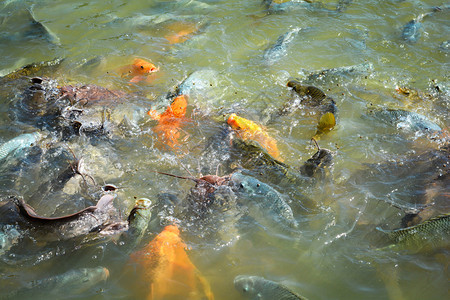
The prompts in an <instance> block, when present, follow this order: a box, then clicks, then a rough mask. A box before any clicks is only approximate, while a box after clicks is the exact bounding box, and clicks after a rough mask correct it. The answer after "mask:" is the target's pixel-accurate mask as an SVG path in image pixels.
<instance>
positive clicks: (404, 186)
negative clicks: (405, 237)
mask: <svg viewBox="0 0 450 300" xmlns="http://www.w3.org/2000/svg"><path fill="white" fill-rule="evenodd" d="M337 2H338V1H323V2H322V3H323V6H317V5H315V6H309V5H302V6H301V7H300V8H297V9H294V10H287V11H285V12H283V13H275V14H269V15H267V14H266V10H265V7H264V6H263V5H262V4H261V3H260V1H258V0H254V1H236V0H229V1H222V0H210V1H207V0H203V1H200V0H199V1H188V0H182V1H146V3H143V1H116V0H110V1H85V2H83V1H71V0H65V1H6V2H4V3H0V9H2V10H1V11H0V26H2V31H3V32H2V34H1V43H0V54H1V56H0V57H1V59H0V70H2V74H6V73H8V71H11V70H14V69H16V68H18V67H20V66H23V65H25V64H28V63H33V62H39V61H48V60H52V59H54V58H64V61H63V62H62V64H61V65H60V66H58V68H57V69H56V71H54V72H53V71H52V72H51V77H52V78H53V79H55V80H57V81H58V83H59V84H60V85H61V86H62V85H67V84H77V83H82V84H88V83H91V84H97V85H101V86H104V87H107V88H109V89H114V90H124V91H126V92H134V93H137V95H138V97H136V98H133V99H134V100H133V103H129V102H128V103H125V104H121V106H119V108H118V109H120V111H121V112H122V113H119V114H118V115H119V117H118V118H119V119H120V118H121V117H122V115H123V114H128V115H133V114H134V118H135V121H136V124H137V129H136V130H134V131H130V132H125V133H118V132H115V134H113V136H112V137H111V139H100V140H95V141H92V140H89V139H87V138H84V137H79V138H74V139H71V140H69V141H68V142H66V143H64V144H63V145H59V147H60V148H58V149H59V150H51V151H47V152H46V151H43V150H39V149H38V148H30V149H28V150H27V151H26V152H25V153H24V154H23V155H19V156H14V157H9V158H8V161H7V162H5V161H3V162H1V166H0V167H1V168H2V174H1V178H0V184H1V186H0V188H1V189H2V193H3V194H4V195H7V194H9V193H12V192H14V193H18V194H20V195H23V196H24V197H25V199H26V200H27V202H28V203H30V204H31V205H32V206H33V207H34V208H35V209H36V211H38V212H40V213H42V214H49V215H50V214H52V213H59V214H61V213H65V212H66V213H67V212H69V211H71V212H73V211H76V210H77V209H81V208H83V207H85V206H88V205H93V203H95V200H94V199H91V198H90V197H92V194H89V193H87V194H86V192H83V190H82V188H81V187H80V182H81V183H82V180H81V179H80V177H75V178H72V179H71V180H70V181H69V182H68V183H67V184H66V186H65V187H64V189H63V190H62V191H58V192H55V193H54V194H51V193H50V194H49V195H47V198H45V201H37V200H33V199H34V198H33V197H32V196H33V195H36V191H37V190H38V188H39V187H40V186H41V184H42V183H43V182H45V181H50V180H51V179H52V178H54V176H57V173H58V172H56V171H55V170H59V169H62V168H63V167H64V166H67V165H65V162H67V160H68V159H70V155H68V154H67V147H70V148H71V149H72V150H73V152H74V153H75V154H76V156H77V157H78V158H83V160H84V162H85V168H86V173H88V174H90V175H91V176H92V177H93V178H94V179H95V180H96V181H97V182H98V183H99V184H103V183H112V184H115V185H117V186H118V187H122V188H121V189H119V190H118V191H117V194H118V197H117V199H116V203H115V204H116V206H117V207H118V209H119V210H120V211H121V212H122V214H123V215H124V218H125V216H126V215H127V213H128V212H129V210H130V209H131V208H132V206H133V203H134V197H138V198H139V197H146V198H149V199H152V201H155V202H156V201H157V199H158V197H160V196H158V195H160V194H162V193H171V194H174V195H175V196H177V197H178V198H179V199H181V201H182V202H183V201H184V199H185V197H186V195H187V193H188V192H189V189H190V188H191V187H192V186H193V183H192V182H191V181H183V180H179V179H175V178H170V177H165V176H163V175H157V174H156V173H154V172H153V171H164V172H171V173H175V174H178V175H187V174H186V171H185V170H184V168H182V167H181V166H180V165H181V164H183V165H184V166H185V167H186V168H187V169H188V170H190V171H191V172H192V173H193V174H195V175H197V174H199V173H200V172H203V174H206V173H211V174H215V173H216V170H217V168H218V165H219V164H220V163H221V162H222V161H223V160H224V159H225V158H226V157H227V156H228V153H227V152H226V151H224V152H220V151H219V150H218V149H215V150H213V152H212V153H211V152H209V153H205V152H202V151H203V149H204V148H205V147H206V145H207V141H208V139H209V138H210V137H214V136H219V135H220V134H221V130H222V127H223V123H220V122H218V121H217V119H220V116H222V115H224V114H229V113H232V112H236V113H237V114H240V115H242V116H244V117H247V118H249V119H252V120H254V121H257V122H264V120H265V117H267V114H268V113H270V112H273V111H275V110H276V109H278V108H279V107H281V106H282V105H283V104H284V103H285V101H287V100H288V99H290V98H292V97H293V96H292V94H291V92H290V91H289V89H287V88H286V83H287V81H288V80H289V79H290V78H299V79H300V80H302V79H305V78H306V76H307V75H308V74H309V73H310V72H313V71H320V70H324V69H330V68H336V67H343V66H351V65H358V64H362V63H370V64H371V65H372V66H373V68H372V70H370V71H368V72H367V73H362V74H348V75H346V74H343V75H342V74H341V75H340V76H335V77H325V78H323V79H322V80H320V79H319V80H315V81H313V82H311V83H310V84H314V85H315V86H317V87H319V88H321V89H322V90H324V91H325V92H326V93H327V95H329V96H331V97H333V99H334V100H335V101H336V104H337V107H338V109H339V115H338V124H337V126H336V128H335V129H334V130H333V131H332V132H330V133H328V134H326V135H324V136H322V137H321V139H320V141H319V144H320V146H321V147H324V148H328V149H330V150H332V151H334V152H335V156H334V167H333V169H332V172H331V174H330V176H329V178H327V179H325V180H324V181H318V182H314V181H312V182H308V181H305V182H304V183H303V184H300V185H295V186H293V185H289V184H286V182H284V181H283V182H282V181H277V180H273V181H268V183H269V184H270V185H271V186H272V187H274V188H275V189H277V190H278V191H280V192H281V193H283V194H284V197H286V198H289V199H290V205H291V207H292V208H293V212H294V216H295V218H296V220H297V222H298V223H299V230H298V232H295V233H294V234H293V233H292V232H289V233H285V232H279V231H277V229H273V228H268V227H267V226H266V224H268V223H269V224H270V222H268V223H265V222H258V221H257V218H251V217H249V216H248V215H246V211H245V207H242V211H239V210H236V207H235V206H233V207H234V208H233V207H231V208H230V209H228V210H226V211H224V212H223V211H220V210H219V209H217V210H215V212H214V213H212V214H211V215H209V216H207V217H204V219H203V220H199V219H198V216H196V215H195V214H194V215H188V213H186V214H187V215H184V213H183V215H182V217H183V216H184V217H185V219H189V218H191V220H192V222H187V221H186V220H185V221H184V223H183V224H185V225H186V226H185V228H182V229H181V230H182V237H183V238H184V240H185V242H186V243H187V244H188V245H189V247H190V249H191V250H189V256H190V258H191V260H192V261H193V262H194V264H195V265H196V266H197V268H198V269H199V270H200V271H201V272H202V274H203V275H204V277H205V278H206V279H207V280H208V281H209V283H210V285H211V288H212V291H213V293H214V295H215V298H216V299H240V298H239V297H240V296H239V294H238V293H237V292H236V291H234V288H233V279H234V277H235V276H236V275H239V274H249V275H258V276H264V277H265V278H267V279H270V280H274V281H281V282H283V283H284V284H285V285H287V286H289V287H290V288H291V289H292V290H294V291H296V292H298V293H300V294H302V295H303V296H305V297H308V298H310V299H424V298H426V299H444V298H445V297H446V295H448V294H447V293H448V291H447V287H448V271H447V265H448V249H440V250H439V251H436V253H419V254H410V253H408V252H389V251H381V252H380V251H377V250H376V248H377V246H378V244H379V241H380V240H381V239H382V238H381V237H380V235H379V233H377V232H376V230H375V227H376V226H380V227H382V228H385V229H392V228H398V227H399V226H400V221H401V218H402V217H403V215H404V213H403V212H401V211H400V210H398V209H397V208H394V207H393V206H391V205H390V204H389V203H396V204H397V205H398V206H407V207H408V206H411V205H414V204H415V203H423V202H424V198H426V197H432V196H433V195H432V196H430V195H429V194H430V190H432V191H435V192H436V194H434V196H435V197H436V198H437V199H441V200H442V199H443V200H442V201H444V204H443V205H442V204H440V205H441V206H439V207H440V208H441V211H435V212H434V213H435V214H436V213H439V212H441V213H442V212H446V211H445V209H447V212H448V204H447V203H448V196H445V194H446V193H447V195H448V184H447V185H446V184H445V183H446V181H445V179H444V180H443V182H439V181H437V182H438V183H437V188H436V187H435V186H436V184H435V185H432V183H430V182H432V180H433V179H435V178H437V177H436V176H438V174H439V173H445V172H447V174H448V168H447V169H446V168H445V167H442V164H441V165H436V166H435V165H432V166H431V167H427V166H429V164H428V163H427V161H428V160H427V159H422V160H419V163H417V164H416V165H414V164H413V163H411V164H412V166H411V165H408V163H407V162H408V161H411V160H414V159H413V158H414V157H418V156H419V155H421V154H423V153H430V151H435V150H436V149H437V148H438V147H439V146H442V144H440V143H439V141H435V140H432V139H430V138H429V136H428V134H427V133H420V132H414V131H408V129H407V128H406V129H405V128H397V127H396V126H395V125H391V124H387V123H384V122H380V121H379V120H377V119H376V118H373V117H371V116H370V115H369V114H368V113H367V107H378V106H382V107H390V108H397V109H406V110H411V111H414V112H417V113H420V114H422V115H424V116H425V117H427V118H428V119H429V120H430V121H432V122H434V123H436V124H437V125H439V126H440V127H441V128H448V126H449V119H448V115H449V98H448V90H447V86H448V75H449V74H448V70H449V68H448V65H449V60H448V51H447V50H444V49H441V48H439V46H440V45H441V44H442V43H443V42H445V41H446V40H447V38H448V32H449V24H448V11H442V12H440V13H436V14H435V15H433V16H432V17H429V18H427V19H425V20H424V21H423V24H422V28H421V30H423V31H422V34H421V36H420V38H419V40H418V41H417V42H416V43H414V44H410V43H407V42H405V41H404V40H402V36H401V34H402V31H403V27H404V25H405V24H406V23H408V22H409V21H410V20H412V19H413V18H415V17H417V16H418V15H419V14H422V13H426V12H428V11H430V10H431V8H432V7H433V6H438V5H441V4H442V3H441V2H439V1H431V0H430V1H418V0H417V1H399V0H398V1H387V0H383V1H381V2H380V1H375V0H368V1H353V2H352V3H351V4H350V5H349V6H348V7H347V9H345V10H343V12H342V13H337V12H335V11H334V9H335V8H336V4H337ZM32 4H34V6H33V13H34V16H35V18H36V19H37V21H40V22H42V23H43V24H44V25H46V26H47V28H48V29H50V30H51V31H52V32H53V33H54V34H55V35H56V36H57V37H58V38H59V44H52V43H50V41H49V40H46V39H44V38H42V37H41V38H39V37H32V38H30V37H29V36H28V37H27V34H26V32H27V28H26V26H25V25H26V24H25V25H24V21H23V20H24V17H23V16H24V9H26V8H27V7H30V6H31V5H32ZM165 19H167V20H166V21H165ZM180 21H181V22H186V24H191V23H194V24H199V27H200V29H199V31H198V33H196V34H193V35H192V36H191V37H190V39H188V40H187V41H186V42H184V43H179V44H170V43H169V41H168V40H167V39H166V38H165V36H167V35H168V34H170V33H171V30H172V29H173V28H183V26H185V25H183V24H184V23H181V25H180V23H177V22H180ZM186 26H187V25H186ZM297 27H300V28H302V29H304V30H301V31H300V32H299V33H298V35H297V36H296V37H295V38H294V39H293V40H292V42H291V43H290V44H289V45H288V46H287V53H286V55H285V56H283V57H281V58H279V60H277V62H276V63H274V64H272V65H270V66H268V65H267V64H265V63H264V61H263V55H264V51H265V49H266V48H267V47H269V46H270V45H272V44H273V43H274V42H275V41H276V40H277V38H278V37H279V36H280V35H282V34H284V33H286V32H287V31H289V30H291V29H293V28H297ZM135 57H139V58H143V59H146V60H149V61H152V62H153V63H154V64H155V65H156V66H158V67H159V68H160V71H159V72H158V73H155V78H154V80H153V81H152V82H151V83H145V82H140V83H136V84H133V83H131V84H130V83H129V82H128V80H129V79H127V78H122V77H120V76H119V75H118V74H117V70H118V69H119V68H120V67H122V66H124V65H127V64H130V63H131V62H132V60H133V59H134V58H135ZM92 59H93V60H92ZM86 62H90V63H88V64H86V65H84V64H85V63H86ZM198 70H212V71H208V72H205V73H206V74H216V75H215V77H213V78H208V79H209V80H210V81H211V85H212V86H210V87H209V88H208V87H206V88H204V89H203V90H202V89H199V90H197V91H196V92H195V93H194V94H193V96H192V97H191V98H190V100H189V101H190V102H189V107H188V116H190V117H191V118H192V119H193V120H194V121H192V122H187V124H186V125H185V126H184V127H183V130H184V132H183V138H184V141H183V143H182V151H181V153H173V152H172V151H167V150H164V149H160V148H158V147H156V146H157V141H156V140H157V136H156V135H155V133H154V132H153V131H152V126H154V124H153V123H151V122H148V119H147V116H146V115H145V112H146V110H147V109H150V108H151V107H153V108H159V109H165V108H164V107H165V105H167V102H164V101H161V97H162V96H164V95H166V94H167V92H168V91H173V90H174V88H175V86H176V85H177V84H179V83H180V82H181V81H182V80H183V79H185V78H186V77H187V76H188V75H189V74H190V73H192V72H194V71H198ZM47 75H48V74H47ZM211 76H212V75H211ZM26 87H27V85H26V83H22V84H21V85H20V84H17V82H10V81H8V82H6V83H4V86H3V87H2V90H1V91H0V103H1V105H0V115H1V117H0V141H1V142H5V141H7V140H9V139H11V138H13V137H15V136H18V135H20V134H21V133H23V132H32V131H34V130H35V129H33V126H32V124H29V123H27V122H24V121H23V120H19V119H18V118H17V117H16V116H15V112H14V109H13V108H14V104H15V103H16V102H17V101H18V100H19V99H20V98H21V95H22V93H23V90H24V89H25V88H26ZM398 87H408V88H413V89H416V90H418V91H419V92H421V93H422V94H421V95H422V97H421V99H420V100H417V99H415V98H413V97H411V98H408V97H406V96H404V95H401V94H399V93H397V91H396V90H395V89H396V88H398ZM437 89H439V91H440V92H438V91H437ZM428 95H431V96H428ZM127 104H128V105H127ZM211 118H213V119H214V120H215V121H212V120H211ZM316 122H317V121H316V118H315V116H314V112H313V111H309V110H304V111H298V112H296V113H294V114H293V115H290V116H283V117H280V118H278V119H277V120H276V121H275V122H272V123H271V124H270V125H268V127H267V131H268V133H269V134H270V135H271V136H272V137H274V138H275V139H276V140H277V141H278V147H279V149H280V151H281V156H282V158H283V159H284V162H285V163H287V164H289V165H291V166H293V167H299V166H301V165H302V163H303V162H304V161H306V160H307V159H308V158H309V157H311V156H312V155H313V154H314V152H315V149H314V146H312V145H311V144H310V138H311V137H312V136H313V135H314V133H315V131H316V124H317V123H316ZM51 138H52V137H51V136H50V137H49V139H51ZM46 142H47V143H49V140H47V141H46ZM53 142H55V141H53ZM219 144H220V143H217V144H216V145H219ZM50 145H51V143H50ZM47 147H51V146H49V144H47ZM208 149H210V148H208ZM212 149H214V147H213V148H212ZM214 151H216V152H214ZM447 151H448V150H447ZM51 153H56V154H54V155H52V154H51ZM58 153H59V154H58ZM58 155H59V156H58ZM60 156H64V159H62V160H63V161H58V160H57V158H58V157H60ZM68 157H69V158H68ZM394 161H395V162H397V163H398V164H397V165H396V164H394V163H393V162H394ZM442 161H443V162H445V158H444V159H443V160H442ZM388 162H391V163H390V164H388ZM402 162H404V163H405V164H406V165H407V166H408V169H407V171H402V169H401V168H400V167H399V166H401V164H402ZM376 164H379V165H376ZM447 164H448V162H447ZM384 165H388V166H387V167H383V166H384ZM223 169H224V168H223V167H219V168H218V170H219V175H225V174H223V173H221V172H222V170H223ZM377 172H378V173H377ZM52 176H53V177H52ZM261 180H262V179H261ZM439 184H441V185H440V186H439ZM433 187H434V189H433ZM439 187H440V188H441V189H439ZM445 191H447V192H445ZM231 198H232V197H231ZM305 198H308V199H310V202H312V204H311V203H308V204H305ZM300 202H301V203H300ZM233 209H235V210H233ZM156 214H157V212H155V213H154V215H156ZM150 227H151V226H150ZM8 230H9V229H8ZM160 230H161V226H158V224H156V225H154V226H153V227H151V228H150V230H149V232H148V233H147V234H146V236H145V237H144V240H143V241H142V243H141V245H140V247H143V246H144V245H145V244H146V243H147V242H148V241H150V240H152V238H153V237H154V236H155V235H156V234H157V233H158V232H159V231H160ZM14 238H16V236H14ZM11 250H13V251H12V253H8V255H6V256H3V257H2V259H1V264H0V273H1V280H2V283H1V285H2V288H1V290H2V291H3V290H4V289H14V288H17V287H18V286H20V283H21V282H27V281H29V280H35V279H39V278H43V277H46V276H49V275H50V274H59V273H62V272H65V271H67V270H70V269H72V268H80V267H95V266H104V267H107V268H108V269H109V271H110V277H109V279H108V280H107V281H106V282H104V283H102V284H100V285H98V286H97V287H96V288H94V289H91V290H88V291H85V292H83V293H81V294H79V295H77V296H79V297H82V298H86V299H99V298H105V299H110V298H121V299H136V297H143V296H144V295H143V293H144V292H143V291H139V290H130V285H128V284H127V283H129V282H132V281H140V280H142V279H140V278H131V279H130V278H128V280H125V279H124V278H123V276H122V273H123V267H124V265H125V263H126V262H127V260H128V253H125V252H124V251H121V250H120V247H117V245H116V244H115V243H114V241H107V242H105V243H99V244H95V243H94V245H91V246H89V247H88V246H83V247H75V246H74V245H73V244H71V243H66V242H65V243H61V244H51V245H41V244H39V241H33V240H25V241H24V242H22V243H21V244H20V245H18V246H15V248H11Z"/></svg>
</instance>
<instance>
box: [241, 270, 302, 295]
mask: <svg viewBox="0 0 450 300" xmlns="http://www.w3.org/2000/svg"><path fill="white" fill-rule="evenodd" d="M234 287H235V289H236V290H237V291H238V292H239V293H240V294H241V295H243V296H244V297H245V298H246V299H249V300H275V299H276V300H307V299H306V298H304V297H300V296H299V295H297V294H295V293H294V292H292V291H290V290H289V289H288V288H287V287H285V286H284V285H282V284H280V283H278V282H275V281H271V280H267V279H265V278H263V277H260V276H249V275H238V276H236V277H235V278H234Z"/></svg>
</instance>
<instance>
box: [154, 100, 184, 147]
mask: <svg viewBox="0 0 450 300" xmlns="http://www.w3.org/2000/svg"><path fill="white" fill-rule="evenodd" d="M186 109H187V96H186V95H180V96H178V97H176V98H175V99H174V100H173V101H172V103H171V104H170V106H169V107H168V108H167V109H166V111H165V112H163V113H162V114H159V113H158V112H157V111H155V110H150V111H148V112H147V114H148V115H149V116H150V117H151V118H152V119H153V120H157V121H158V125H156V126H155V127H154V128H153V131H154V132H155V133H156V134H157V135H158V139H159V141H160V142H162V143H163V144H164V145H166V146H168V147H169V148H170V149H174V148H176V147H178V146H179V145H180V144H179V138H180V136H181V126H182V123H183V122H185V121H186V119H185V115H186Z"/></svg>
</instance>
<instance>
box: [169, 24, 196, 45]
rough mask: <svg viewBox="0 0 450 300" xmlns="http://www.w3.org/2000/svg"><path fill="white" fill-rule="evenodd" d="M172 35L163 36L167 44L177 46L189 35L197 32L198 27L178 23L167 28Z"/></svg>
mask: <svg viewBox="0 0 450 300" xmlns="http://www.w3.org/2000/svg"><path fill="white" fill-rule="evenodd" d="M169 30H171V31H172V33H170V34H168V35H166V36H165V38H166V39H167V40H168V41H169V44H178V43H183V42H185V41H186V40H187V39H188V38H189V35H190V34H192V33H194V32H196V31H197V30H198V26H196V25H195V24H192V23H185V22H179V23H175V24H172V25H171V26H169Z"/></svg>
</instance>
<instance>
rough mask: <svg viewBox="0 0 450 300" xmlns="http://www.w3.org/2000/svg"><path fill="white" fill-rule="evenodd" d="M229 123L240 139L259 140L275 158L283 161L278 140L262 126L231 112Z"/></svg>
mask: <svg viewBox="0 0 450 300" xmlns="http://www.w3.org/2000/svg"><path fill="white" fill-rule="evenodd" d="M227 123H228V125H230V126H231V128H233V129H234V131H235V132H236V134H237V136H238V137H239V138H240V139H242V140H253V141H256V142H258V143H259V144H260V145H261V147H263V148H264V149H265V150H266V151H267V153H269V154H270V155H271V156H272V157H273V158H275V159H278V160H280V161H281V159H280V151H279V150H278V147H277V141H276V140H275V139H273V138H272V137H270V136H269V135H268V134H267V132H266V131H264V129H263V128H262V127H261V126H259V125H258V124H256V123H255V122H253V121H250V120H247V119H245V118H242V117H239V116H238V115H236V114H231V115H230V116H229V117H228V121H227Z"/></svg>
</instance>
